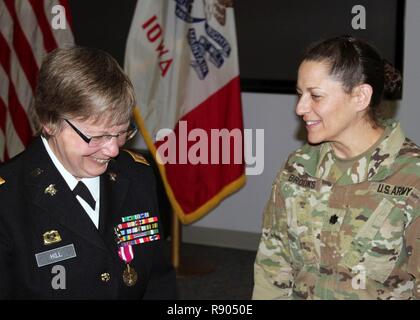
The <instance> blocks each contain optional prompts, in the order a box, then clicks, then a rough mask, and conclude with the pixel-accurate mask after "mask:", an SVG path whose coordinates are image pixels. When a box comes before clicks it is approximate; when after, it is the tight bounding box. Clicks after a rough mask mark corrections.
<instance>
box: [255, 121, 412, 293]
mask: <svg viewBox="0 0 420 320" xmlns="http://www.w3.org/2000/svg"><path fill="white" fill-rule="evenodd" d="M387 126H388V128H387V130H388V132H389V133H388V134H386V135H385V137H384V139H383V140H382V142H380V143H379V145H378V147H377V148H375V149H374V151H373V152H372V153H371V154H369V155H367V156H365V157H362V158H361V159H359V160H358V161H356V162H355V163H354V165H352V166H351V167H349V168H348V169H347V170H346V171H345V172H340V170H339V169H338V168H337V166H336V165H335V164H334V161H333V154H332V149H331V147H330V145H329V144H328V143H323V144H321V145H319V146H310V145H305V146H303V147H302V148H301V149H299V150H297V151H296V152H295V153H293V154H292V155H291V156H290V157H289V159H288V160H287V162H286V164H285V165H284V167H283V169H282V170H281V171H280V172H279V174H278V175H277V177H276V179H275V181H274V183H273V187H272V192H271V197H270V199H269V201H268V203H267V206H266V208H265V211H264V220H263V230H262V237H261V242H260V245H259V249H258V253H257V257H256V261H255V272H254V282H255V285H254V292H253V299H416V298H419V297H420V281H419V280H420V239H419V238H420V219H419V215H420V207H419V204H420V200H419V198H420V149H419V147H418V146H417V145H415V144H414V143H413V142H412V141H410V140H409V139H407V138H405V136H404V134H403V132H402V130H401V128H400V125H399V123H398V122H394V121H388V122H387Z"/></svg>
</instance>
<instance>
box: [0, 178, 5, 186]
mask: <svg viewBox="0 0 420 320" xmlns="http://www.w3.org/2000/svg"><path fill="white" fill-rule="evenodd" d="M3 183H6V180H4V179H3V178H2V177H0V186H1V185H2V184H3Z"/></svg>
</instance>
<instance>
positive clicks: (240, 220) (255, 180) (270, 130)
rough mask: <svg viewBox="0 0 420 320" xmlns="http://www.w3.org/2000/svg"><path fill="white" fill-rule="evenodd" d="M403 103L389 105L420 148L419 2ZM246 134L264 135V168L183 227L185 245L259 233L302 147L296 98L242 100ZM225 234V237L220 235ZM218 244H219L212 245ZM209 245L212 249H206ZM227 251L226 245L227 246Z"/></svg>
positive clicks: (413, 2)
mask: <svg viewBox="0 0 420 320" xmlns="http://www.w3.org/2000/svg"><path fill="white" fill-rule="evenodd" d="M404 44H405V48H404V87H403V99H402V100H401V101H400V102H398V103H396V105H395V104H394V105H391V106H390V107H391V108H392V107H393V108H396V110H395V111H396V118H397V119H399V120H400V121H401V123H402V126H403V129H404V130H405V132H406V134H407V136H409V137H410V138H412V139H413V140H414V141H416V142H417V143H418V144H420V129H419V128H420V103H419V99H418V97H419V92H420V61H419V59H420V1H419V0H407V7H406V22H405V39H404ZM242 103H243V112H244V122H245V128H252V129H257V128H262V129H265V163H264V172H263V174H262V175H260V176H248V180H247V184H246V186H245V187H244V188H243V189H241V190H240V191H238V192H237V193H236V194H234V195H232V196H230V197H229V198H228V199H226V200H225V201H223V202H222V203H221V205H219V206H218V207H217V208H215V209H214V210H213V211H212V212H210V213H209V214H208V215H207V216H205V217H204V218H202V219H201V220H200V221H198V222H196V223H194V224H192V225H190V226H187V227H184V239H185V240H187V241H188V242H198V243H200V242H201V243H205V242H211V240H209V239H207V240H205V241H204V240H200V239H197V238H196V237H197V236H196V234H197V233H194V235H193V234H192V232H191V231H189V230H188V229H189V228H194V227H200V228H211V229H221V230H229V231H232V232H231V234H233V235H235V234H237V233H236V232H234V231H244V232H251V233H260V228H261V223H262V212H263V209H264V206H265V203H266V201H267V199H268V196H269V193H270V188H271V182H272V181H273V179H274V177H275V174H276V172H277V171H278V170H279V167H280V166H281V164H282V163H283V161H284V160H285V159H286V157H287V156H288V154H289V153H290V152H291V151H293V150H294V149H296V148H297V147H299V146H300V145H301V141H299V140H297V139H296V131H297V130H298V127H299V121H298V119H297V118H296V116H295V115H294V103H295V97H294V96H291V95H273V94H254V93H243V94H242ZM224 234H226V232H224ZM214 243H215V244H218V239H214ZM208 244H211V243H208ZM227 246H229V245H227Z"/></svg>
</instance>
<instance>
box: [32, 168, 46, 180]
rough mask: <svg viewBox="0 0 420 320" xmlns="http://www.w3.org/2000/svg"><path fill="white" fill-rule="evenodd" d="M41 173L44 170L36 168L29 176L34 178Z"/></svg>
mask: <svg viewBox="0 0 420 320" xmlns="http://www.w3.org/2000/svg"><path fill="white" fill-rule="evenodd" d="M43 172H44V170H42V169H41V168H36V169H34V170H32V171H31V176H32V177H34V178H36V177H38V176H39V175H41V173H43Z"/></svg>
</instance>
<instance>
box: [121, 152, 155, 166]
mask: <svg viewBox="0 0 420 320" xmlns="http://www.w3.org/2000/svg"><path fill="white" fill-rule="evenodd" d="M124 151H126V152H127V153H128V154H129V155H130V156H131V157H132V158H133V159H134V161H135V162H140V163H143V164H145V165H147V166H150V164H149V162H148V161H147V160H146V158H145V157H143V156H142V155H141V154H138V153H135V152H133V151H130V150H127V149H124Z"/></svg>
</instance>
